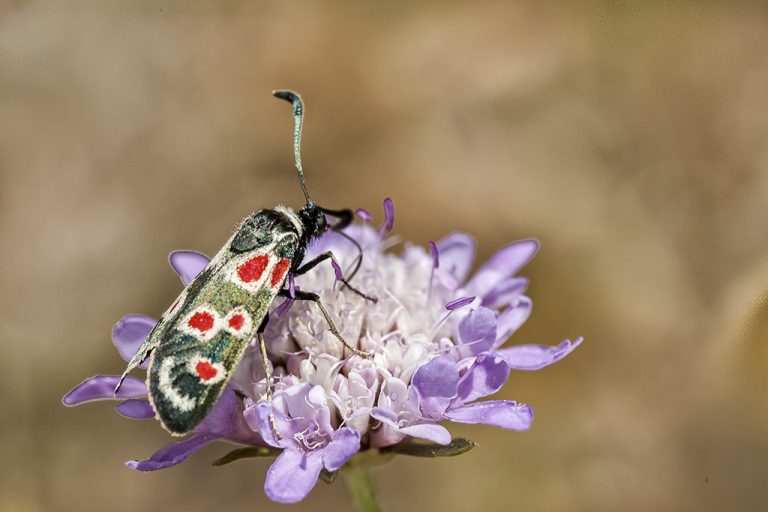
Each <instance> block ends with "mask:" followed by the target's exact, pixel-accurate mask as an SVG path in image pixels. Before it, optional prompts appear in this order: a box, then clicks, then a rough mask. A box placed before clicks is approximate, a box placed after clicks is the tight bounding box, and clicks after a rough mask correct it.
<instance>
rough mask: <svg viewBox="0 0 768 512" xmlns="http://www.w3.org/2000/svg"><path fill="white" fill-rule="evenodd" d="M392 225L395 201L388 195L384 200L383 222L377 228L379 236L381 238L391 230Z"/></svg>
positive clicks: (393, 225)
mask: <svg viewBox="0 0 768 512" xmlns="http://www.w3.org/2000/svg"><path fill="white" fill-rule="evenodd" d="M393 227H395V203H394V202H393V201H392V199H390V198H389V197H388V198H386V199H385V200H384V223H383V224H382V225H381V227H380V228H379V236H381V237H382V238H383V237H384V235H386V234H387V233H389V232H390V231H392V228H393Z"/></svg>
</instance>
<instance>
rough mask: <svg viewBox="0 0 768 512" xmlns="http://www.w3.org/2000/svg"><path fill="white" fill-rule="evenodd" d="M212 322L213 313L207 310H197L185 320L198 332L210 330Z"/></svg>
mask: <svg viewBox="0 0 768 512" xmlns="http://www.w3.org/2000/svg"><path fill="white" fill-rule="evenodd" d="M213 324H214V318H213V315H211V314H210V313H208V312H207V311H198V312H197V313H195V314H194V315H192V316H191V317H190V319H189V320H187V325H189V326H190V327H192V328H193V329H197V330H198V331H200V332H206V331H209V330H211V328H212V327H213Z"/></svg>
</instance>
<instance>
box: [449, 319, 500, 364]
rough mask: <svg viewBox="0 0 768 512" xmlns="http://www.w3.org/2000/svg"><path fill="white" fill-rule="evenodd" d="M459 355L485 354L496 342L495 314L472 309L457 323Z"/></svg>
mask: <svg viewBox="0 0 768 512" xmlns="http://www.w3.org/2000/svg"><path fill="white" fill-rule="evenodd" d="M459 340H460V342H461V343H460V345H459V346H458V348H459V353H460V355H461V357H469V356H472V355H477V354H479V353H481V352H486V351H488V350H490V349H491V348H493V344H494V343H495V342H496V313H494V312H493V311H491V310H490V309H488V308H484V307H479V308H477V309H473V310H472V311H470V312H469V313H467V315H466V316H465V317H464V318H462V319H461V322H459Z"/></svg>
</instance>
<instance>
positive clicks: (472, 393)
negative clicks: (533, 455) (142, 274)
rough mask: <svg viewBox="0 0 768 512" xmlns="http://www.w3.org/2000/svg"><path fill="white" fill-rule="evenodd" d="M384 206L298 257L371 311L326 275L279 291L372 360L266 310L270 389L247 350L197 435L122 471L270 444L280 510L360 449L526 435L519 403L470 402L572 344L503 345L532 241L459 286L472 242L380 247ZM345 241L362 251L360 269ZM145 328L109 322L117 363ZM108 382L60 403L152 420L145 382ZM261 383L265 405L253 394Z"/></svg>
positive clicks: (141, 320) (388, 240)
mask: <svg viewBox="0 0 768 512" xmlns="http://www.w3.org/2000/svg"><path fill="white" fill-rule="evenodd" d="M384 206H385V221H384V222H383V224H382V225H381V226H380V227H379V228H378V229H376V228H373V227H372V226H370V224H369V222H370V220H371V216H370V214H368V212H365V211H364V210H358V212H357V214H358V217H359V218H360V222H358V223H356V224H354V225H352V226H349V227H348V228H346V230H345V231H344V235H346V236H344V235H341V234H339V233H336V232H333V231H329V232H327V233H326V234H324V235H323V236H322V237H321V238H319V239H317V240H316V241H315V242H314V243H313V244H312V245H311V246H310V248H309V249H308V251H307V254H306V259H307V260H309V259H311V258H313V257H315V256H317V255H318V254H320V253H322V252H324V251H332V252H333V253H334V255H335V256H336V258H337V260H338V262H339V264H340V266H341V268H342V269H343V270H344V274H345V275H346V276H347V277H348V278H351V280H352V284H354V286H355V287H356V288H357V289H359V290H362V291H363V292H365V293H366V294H368V295H371V296H374V297H375V298H376V301H371V300H370V299H367V298H365V297H363V296H361V295H359V294H357V293H354V292H353V291H352V290H351V289H349V288H348V287H346V286H344V285H343V284H342V283H341V282H339V281H338V279H337V274H338V272H337V270H338V269H334V268H333V267H332V266H331V265H328V266H325V265H320V266H318V267H316V268H315V269H313V270H312V271H310V272H308V273H307V274H304V275H301V276H298V277H296V279H295V282H293V281H291V286H295V288H300V289H303V290H307V291H313V292H315V293H317V294H318V295H319V296H320V299H321V300H322V302H323V304H324V305H325V306H326V308H327V309H328V311H329V312H330V314H331V315H332V317H333V319H334V321H335V322H336V325H337V327H338V328H339V331H340V332H341V334H342V336H344V338H345V339H346V340H347V341H348V342H349V343H351V344H352V345H353V346H356V347H358V348H359V349H361V350H363V351H367V352H369V353H370V354H372V355H371V357H368V358H364V357H361V356H358V355H354V354H350V353H349V351H348V350H345V349H344V346H343V345H342V344H341V343H340V342H339V340H338V339H337V338H336V337H335V336H334V335H333V334H332V333H331V332H330V331H329V328H328V325H327V323H326V322H325V320H324V319H323V317H322V315H320V314H319V312H318V311H317V309H316V308H317V306H315V305H314V304H312V303H308V302H303V301H294V300H292V299H286V300H285V302H282V303H281V301H280V300H277V301H276V303H275V304H274V305H273V307H272V313H271V317H270V322H269V324H268V327H267V330H266V332H265V339H266V342H267V354H268V358H269V364H270V365H271V367H272V377H273V379H272V382H270V383H267V382H266V379H265V374H264V370H263V362H262V360H261V356H260V353H259V350H258V347H256V346H250V347H248V349H247V350H246V353H245V356H244V357H243V360H242V361H241V363H240V365H239V366H238V367H237V369H236V371H235V374H234V376H233V378H232V380H231V381H230V383H229V385H228V387H227V390H226V392H225V394H224V395H223V396H222V398H221V399H220V400H219V401H218V402H217V404H216V406H215V407H214V409H213V410H212V411H211V413H210V414H209V415H208V417H207V418H206V419H205V420H204V421H203V423H201V425H199V426H198V427H197V428H196V429H195V432H194V433H193V434H192V435H191V436H190V437H188V438H187V439H185V440H183V441H180V442H177V443H175V444H172V445H170V446H167V447H165V448H163V449H161V450H160V451H158V452H157V453H155V454H154V455H152V456H151V457H150V458H149V459H148V460H145V461H130V462H128V463H127V465H128V466H129V467H131V468H133V469H137V470H140V471H151V470H155V469H162V468H165V467H169V466H172V465H175V464H178V463H179V462H181V461H183V460H184V459H185V458H186V457H188V456H189V455H190V454H191V453H192V452H194V451H195V450H197V449H199V448H200V447H201V446H204V445H205V444H208V443H210V442H212V441H215V440H227V441H232V442H235V443H240V444H245V445H251V446H257V447H271V448H272V449H273V450H275V452H276V453H279V455H278V457H277V458H276V460H275V461H274V462H273V464H272V466H271V467H270V469H269V471H268V473H267V478H266V484H265V490H266V493H267V495H268V496H269V497H270V498H271V499H273V500H275V501H279V502H285V503H291V502H296V501H300V500H301V499H303V498H304V497H305V496H306V495H307V494H308V493H309V492H310V491H311V490H312V488H313V487H314V485H315V483H316V482H317V479H318V477H319V476H320V474H321V472H322V471H323V470H325V471H327V472H334V471H337V470H339V469H340V468H342V467H343V466H344V465H345V464H346V463H347V462H348V461H349V460H350V459H351V458H352V457H354V456H355V455H356V454H357V453H358V452H360V451H367V450H374V449H381V448H386V447H392V446H393V445H399V444H401V443H408V442H410V441H411V440H412V439H421V440H426V441H427V442H430V443H436V444H438V445H447V444H449V443H450V442H451V435H450V433H449V431H448V430H447V429H446V428H445V426H444V424H443V423H444V422H446V421H447V422H454V423H485V424H489V425H494V426H498V427H502V428H506V429H510V430H526V429H528V428H529V427H530V425H531V422H532V420H533V412H532V410H531V408H530V407H529V406H528V405H526V404H524V403H519V402H515V401H510V400H482V399H483V398H485V397H487V396H489V395H492V394H494V393H496V392H497V391H498V390H499V389H501V387H502V386H503V385H504V384H505V383H506V381H507V379H508V377H509V374H510V371H511V370H538V369H540V368H543V367H545V366H547V365H549V364H552V363H554V362H556V361H558V360H560V359H562V358H563V357H565V356H566V355H567V354H569V353H570V352H571V351H572V350H573V349H574V348H576V347H577V346H578V345H579V343H581V338H578V339H577V340H576V341H575V342H571V341H569V340H565V341H563V342H562V343H560V344H559V345H556V346H543V345H516V346H510V347H506V348H504V347H502V345H503V344H504V343H505V342H506V340H507V339H508V338H509V337H510V336H511V335H512V334H513V333H514V332H515V331H516V330H517V329H518V328H519V327H520V326H521V325H522V324H523V323H524V322H525V320H526V319H527V318H528V316H529V314H530V312H531V305H532V303H531V300H530V299H529V298H528V297H526V296H525V295H524V293H525V290H526V288H527V285H528V280H527V279H526V278H523V277H518V276H517V275H516V274H517V272H518V271H519V270H520V269H521V268H522V267H523V266H524V265H525V264H526V263H528V262H529V261H530V260H531V258H532V257H533V256H534V254H535V253H536V251H537V250H538V243H537V242H536V241H535V240H522V241H518V242H514V243H511V244H509V245H507V246H505V247H502V248H501V249H500V250H499V251H497V252H496V253H495V254H494V255H493V256H492V257H491V258H490V259H489V260H488V261H487V262H486V263H484V264H483V265H481V266H480V267H479V268H478V269H477V271H475V273H474V274H473V275H472V276H471V277H468V276H469V275H470V269H471V268H472V264H473V260H474V255H475V242H474V240H473V239H472V237H470V236H469V235H466V234H463V233H453V234H450V235H448V236H447V237H446V238H444V239H443V240H441V241H439V242H437V243H433V242H430V243H429V244H428V245H427V247H426V248H425V247H421V246H417V245H412V244H405V247H404V248H403V250H402V252H401V253H400V254H396V253H394V252H392V251H390V250H389V249H390V248H391V247H392V246H393V245H395V244H396V243H397V242H398V240H397V239H396V238H395V237H392V236H390V232H391V230H392V227H393V225H394V209H393V207H392V202H391V200H387V201H385V205H384ZM349 238H351V239H353V240H354V241H355V242H357V244H358V245H359V246H360V247H361V248H362V260H360V259H359V256H360V253H359V250H358V248H357V247H356V245H355V243H354V242H351V241H350V239H349ZM170 261H171V265H172V267H173V268H174V270H176V272H177V273H178V274H179V275H180V277H181V278H182V282H183V283H184V284H185V285H186V284H187V283H189V282H190V281H191V280H192V279H193V278H194V277H195V276H196V275H197V273H198V272H200V271H201V270H202V269H203V268H204V267H205V265H206V264H207V263H208V259H207V258H206V257H204V256H203V255H201V254H198V253H194V252H188V251H185V252H176V253H173V254H172V255H171V258H170ZM358 265H359V268H357V267H358ZM356 268H357V271H356V272H354V270H355V269H356ZM353 273H354V276H353V277H352V274H353ZM154 322H155V321H154V320H153V319H150V318H148V317H144V316H140V315H129V316H126V317H125V318H123V319H122V320H121V321H120V322H119V323H118V324H117V326H116V327H115V329H114V331H113V341H114V343H115V345H116V346H117V348H118V350H119V352H120V354H121V355H122V356H123V358H124V359H130V357H131V356H132V355H133V354H134V353H135V351H136V350H137V349H138V347H139V345H140V344H141V342H142V341H143V340H144V339H145V338H146V336H147V335H148V333H149V331H150V330H151V329H152V327H153V326H154ZM117 378H118V377H117V376H96V377H92V378H90V379H87V380H86V381H84V382H83V383H82V384H80V385H79V386H77V387H76V388H75V389H73V390H72V391H71V392H70V393H69V394H68V395H67V396H66V397H65V398H64V403H65V404H67V405H75V404H78V403H81V402H85V401H91V400H98V399H112V398H117V399H120V400H124V399H127V400H125V401H123V402H121V403H120V404H119V405H118V406H117V410H118V412H119V413H121V414H123V415H124V416H128V417H130V418H151V417H153V416H154V414H153V411H152V409H151V407H150V405H149V403H148V402H147V401H146V394H147V388H146V386H145V385H144V383H143V382H142V381H140V380H138V379H136V378H132V377H129V378H128V379H127V380H126V382H125V383H124V384H123V387H122V388H121V389H120V392H119V393H118V396H117V397H113V396H112V390H113V389H114V384H115V382H116V379H117ZM268 384H269V385H271V386H272V388H273V396H272V399H271V400H266V398H265V396H266V394H265V392H266V386H267V385H268ZM272 420H274V426H273V423H272ZM275 427H276V428H275ZM275 430H276V431H275Z"/></svg>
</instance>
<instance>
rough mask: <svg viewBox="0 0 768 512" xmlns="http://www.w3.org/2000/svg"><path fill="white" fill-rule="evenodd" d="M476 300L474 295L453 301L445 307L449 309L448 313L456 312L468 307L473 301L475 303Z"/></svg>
mask: <svg viewBox="0 0 768 512" xmlns="http://www.w3.org/2000/svg"><path fill="white" fill-rule="evenodd" d="M474 300H475V296H474V295H472V296H469V297H461V298H459V299H456V300H452V301H451V302H449V303H448V304H446V305H445V309H447V310H448V311H454V310H456V309H459V308H462V307H464V306H466V305H467V304H470V303H472V301H474Z"/></svg>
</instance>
